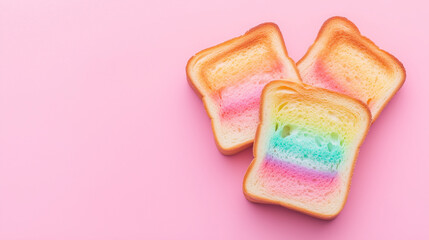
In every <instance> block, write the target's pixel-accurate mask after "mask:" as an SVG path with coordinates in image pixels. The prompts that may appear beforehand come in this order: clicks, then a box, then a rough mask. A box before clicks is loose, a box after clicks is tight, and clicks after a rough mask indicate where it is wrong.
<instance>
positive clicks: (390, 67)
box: [297, 17, 405, 121]
mask: <svg viewBox="0 0 429 240" xmlns="http://www.w3.org/2000/svg"><path fill="white" fill-rule="evenodd" d="M297 66H298V70H299V73H300V74H301V78H302V81H303V82H304V83H305V84H310V85H313V86H317V87H322V88H326V89H330V90H332V91H336V92H340V93H343V94H346V95H348V96H350V97H353V98H356V99H359V100H361V101H362V102H364V103H366V104H367V105H368V107H369V109H370V110H371V113H372V116H373V121H374V120H375V119H376V118H377V117H378V116H379V114H380V112H381V110H382V109H383V108H384V106H385V105H386V104H387V103H388V101H389V100H390V99H391V98H392V97H393V95H394V94H395V93H396V92H397V91H398V90H399V88H400V87H401V86H402V84H403V83H404V81H405V69H404V67H403V65H402V64H401V63H400V62H399V61H398V60H397V59H396V58H395V57H393V56H392V55H390V54H389V53H387V52H385V51H383V50H381V49H379V48H378V47H377V46H376V45H375V44H374V43H373V42H372V41H370V40H369V39H368V38H366V37H363V36H362V35H361V34H360V32H359V29H358V28H357V27H356V26H355V25H354V24H353V23H352V22H350V21H349V20H347V19H346V18H342V17H333V18H330V19H328V20H327V21H326V22H325V23H324V24H323V26H322V28H321V30H320V32H319V34H318V35H317V38H316V41H315V42H314V44H313V45H312V46H311V47H310V49H309V50H308V52H307V53H306V54H305V56H304V57H303V58H302V59H301V60H300V61H298V63H297Z"/></svg>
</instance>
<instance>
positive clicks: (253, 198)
mask: <svg viewBox="0 0 429 240" xmlns="http://www.w3.org/2000/svg"><path fill="white" fill-rule="evenodd" d="M279 83H280V84H288V85H292V86H293V85H297V86H298V85H299V84H297V83H293V82H285V81H272V82H270V83H268V84H267V85H266V86H265V88H264V90H263V91H262V96H261V105H260V110H259V125H258V129H257V131H256V137H255V144H254V146H253V156H254V158H253V160H252V162H251V163H250V166H249V167H248V169H247V171H246V174H245V175H244V180H243V194H244V196H245V197H246V199H247V200H249V201H251V202H255V203H264V204H273V205H280V206H282V207H286V208H289V209H292V210H295V211H298V212H302V213H304V214H307V215H309V216H313V217H316V218H320V219H324V220H331V219H334V218H335V217H336V216H338V214H339V213H340V212H341V210H342V209H343V208H344V206H345V204H346V200H347V197H348V194H349V191H350V184H351V179H352V175H353V171H354V167H355V164H356V160H357V156H358V153H359V149H360V146H361V145H362V143H363V141H364V139H365V137H366V135H367V134H368V131H369V127H370V125H371V112H370V110H369V109H368V107H367V106H366V104H364V103H363V102H362V101H360V100H357V99H354V98H350V97H348V96H346V95H344V94H341V93H338V92H334V91H330V90H327V89H320V91H326V92H330V93H331V94H334V95H337V96H339V97H342V98H344V97H345V98H349V99H350V100H352V101H355V102H356V103H357V104H359V105H361V107H362V108H363V109H365V110H366V112H367V114H368V116H369V121H368V122H367V126H366V129H365V132H364V135H363V137H362V140H361V141H360V143H359V144H358V147H357V148H356V152H355V154H354V158H353V163H352V167H351V170H350V171H351V172H350V176H349V179H348V183H347V192H346V195H345V198H344V201H343V204H342V206H341V208H340V209H339V211H338V212H337V213H335V214H332V215H324V214H320V213H317V212H313V211H310V210H308V209H304V208H300V207H298V206H294V205H291V204H287V203H283V202H281V201H273V200H271V199H268V198H264V197H260V196H257V195H253V194H251V193H250V192H249V191H248V190H247V188H246V181H247V178H248V176H249V174H250V172H251V171H252V170H253V167H254V165H255V162H256V155H257V149H258V142H259V141H258V139H259V136H260V132H261V128H262V121H263V114H264V113H263V111H264V104H263V103H264V102H265V98H266V96H267V95H268V91H269V90H270V89H269V88H270V87H271V86H272V85H275V84H279ZM300 86H301V87H304V88H313V89H317V88H316V87H312V86H309V85H306V84H300Z"/></svg>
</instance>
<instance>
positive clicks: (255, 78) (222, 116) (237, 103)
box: [186, 23, 300, 154]
mask: <svg viewBox="0 0 429 240" xmlns="http://www.w3.org/2000/svg"><path fill="white" fill-rule="evenodd" d="M186 74H187V77H188V82H189V84H190V85H191V87H192V88H193V89H194V90H195V91H196V92H197V94H198V95H199V96H200V97H202V100H203V103H204V106H205V108H206V110H207V113H208V115H209V117H210V118H211V121H212V128H213V132H214V136H215V139H216V144H217V146H218V149H219V150H220V151H221V152H222V153H223V154H234V153H237V152H239V151H241V150H243V149H245V148H247V147H250V146H251V145H252V143H253V140H254V138H255V132H256V128H257V125H258V121H259V101H260V95H261V92H262V89H263V87H264V86H265V85H266V84H267V83H268V82H270V81H271V80H274V79H283V78H290V79H291V80H292V81H300V79H299V75H298V70H297V68H296V66H295V63H294V62H293V61H292V60H291V59H290V58H289V57H288V55H287V51H286V47H285V44H284V41H283V37H282V35H281V33H280V30H279V28H278V27H277V25H275V24H274V23H264V24H261V25H259V26H256V27H255V28H253V29H251V30H249V31H248V32H246V33H245V34H244V35H243V36H241V37H237V38H234V39H231V40H229V41H227V42H224V43H222V44H219V45H217V46H214V47H211V48H208V49H206V50H203V51H201V52H199V53H197V54H196V55H195V56H193V57H192V58H191V59H189V61H188V64H187V66H186Z"/></svg>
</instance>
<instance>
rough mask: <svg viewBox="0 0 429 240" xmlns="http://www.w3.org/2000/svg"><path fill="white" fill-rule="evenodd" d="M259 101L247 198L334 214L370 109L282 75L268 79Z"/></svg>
mask: <svg viewBox="0 0 429 240" xmlns="http://www.w3.org/2000/svg"><path fill="white" fill-rule="evenodd" d="M261 101H262V102H261V123H260V125H259V127H258V132H257V134H256V139H255V144H254V148H253V151H254V156H255V158H254V160H253V161H252V163H251V165H250V166H249V168H248V170H247V173H246V176H245V178H244V183H243V192H244V194H245V196H246V198H247V199H248V200H250V201H254V202H261V203H270V204H278V205H282V206H285V207H288V208H292V209H295V210H298V211H301V212H304V213H306V214H309V215H312V216H315V217H319V218H322V219H331V218H334V217H335V216H336V215H337V214H338V213H339V212H340V211H341V209H342V208H343V206H344V204H345V201H346V198H347V194H348V191H349V185H350V181H351V176H352V171H353V167H354V163H355V160H356V158H357V154H358V150H359V147H360V145H361V143H362V141H363V139H364V138H365V136H366V133H367V131H368V128H369V126H370V123H371V113H370V111H369V109H368V108H367V107H366V106H365V104H364V103H362V102H360V101H358V100H355V99H352V98H350V97H348V96H346V95H342V94H339V93H336V92H332V91H329V90H325V89H322V88H315V87H312V86H309V85H305V84H297V83H293V82H286V81H273V82H271V83H269V84H268V85H267V86H266V87H265V89H264V91H263V93H262V100H261Z"/></svg>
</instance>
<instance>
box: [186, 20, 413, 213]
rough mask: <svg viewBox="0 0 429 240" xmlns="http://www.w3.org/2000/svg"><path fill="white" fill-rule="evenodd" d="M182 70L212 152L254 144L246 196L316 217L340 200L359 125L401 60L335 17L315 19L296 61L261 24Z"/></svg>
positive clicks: (270, 27) (384, 95) (397, 73)
mask: <svg viewBox="0 0 429 240" xmlns="http://www.w3.org/2000/svg"><path fill="white" fill-rule="evenodd" d="M186 72H187V76H188V80H189V83H190V85H191V86H192V87H193V88H194V89H195V90H196V92H197V93H198V95H199V96H201V97H202V99H203V102H204V105H205V107H206V110H207V113H208V115H209V116H210V118H211V119H212V127H213V132H214V135H215V139H216V143H217V145H218V148H219V150H220V151H221V152H222V153H224V154H233V153H236V152H238V151H241V150H243V149H245V148H247V147H249V146H251V144H252V143H253V142H255V144H254V146H253V153H254V160H253V161H252V163H251V164H250V166H249V168H248V170H247V173H246V176H245V178H244V183H243V191H244V195H245V196H246V198H247V199H248V200H250V201H253V202H261V203H269V204H278V205H281V206H285V207H288V208H291V209H295V210H298V211H301V212H303V213H306V214H309V215H312V216H315V217H318V218H322V219H332V218H334V217H335V216H337V215H338V213H339V212H340V211H341V209H342V208H343V207H344V204H345V202H346V199H347V194H348V191H349V186H350V181H351V176H352V172H353V167H354V164H355V162H356V159H357V155H358V151H359V147H360V145H361V144H362V142H363V140H364V138H365V136H366V133H367V131H368V129H369V126H370V124H371V122H373V121H374V120H375V119H376V118H377V117H378V116H379V114H380V112H381V110H382V109H383V108H384V107H385V106H386V104H387V103H388V102H389V100H390V99H391V98H392V97H393V95H394V94H395V93H396V92H397V91H398V90H399V88H400V87H401V86H402V84H403V83H404V81H405V69H404V67H403V65H402V64H401V63H400V62H399V61H398V60H397V59H396V58H395V57H393V56H392V55H390V54H389V53H387V52H385V51H383V50H381V49H380V48H378V47H377V46H376V45H375V44H374V43H373V42H372V41H370V40H369V39H368V38H366V37H364V36H362V35H361V34H360V32H359V30H358V28H357V27H356V26H355V25H354V24H353V23H352V22H350V21H349V20H347V19H346V18H343V17H333V18H330V19H328V20H327V21H326V22H325V23H324V24H323V26H322V28H321V30H320V32H319V34H318V36H317V38H316V41H315V42H314V44H313V45H312V46H311V47H310V48H309V50H308V52H307V53H306V54H305V56H304V57H303V58H302V59H301V60H300V61H298V64H297V67H295V63H294V62H293V61H292V60H291V59H290V58H289V57H288V55H287V51H286V48H285V44H284V42H283V37H282V35H281V33H280V31H279V29H278V27H277V25H275V24H273V23H266V24H261V25H259V26H257V27H255V28H253V29H251V30H250V31H248V32H247V33H246V34H244V35H243V36H241V37H238V38H234V39H232V40H230V41H227V42H225V43H222V44H220V45H217V46H215V47H212V48H209V49H207V50H204V51H201V52H199V53H197V54H196V55H195V56H193V57H192V58H191V59H190V60H189V62H188V65H187V68H186Z"/></svg>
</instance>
